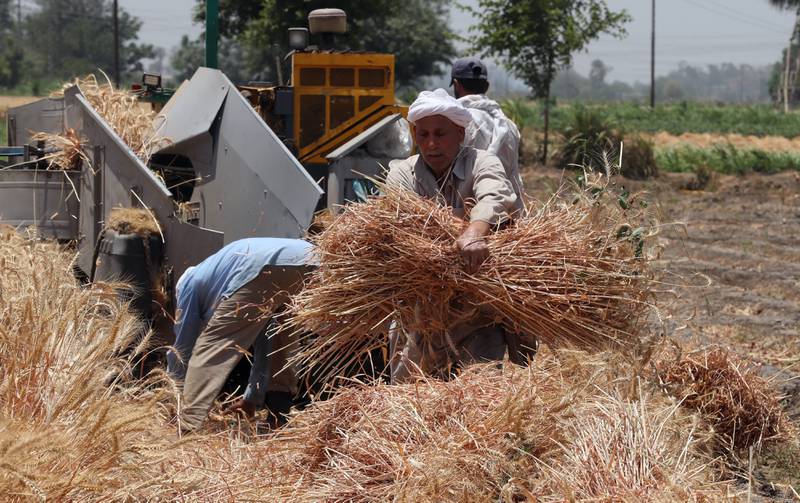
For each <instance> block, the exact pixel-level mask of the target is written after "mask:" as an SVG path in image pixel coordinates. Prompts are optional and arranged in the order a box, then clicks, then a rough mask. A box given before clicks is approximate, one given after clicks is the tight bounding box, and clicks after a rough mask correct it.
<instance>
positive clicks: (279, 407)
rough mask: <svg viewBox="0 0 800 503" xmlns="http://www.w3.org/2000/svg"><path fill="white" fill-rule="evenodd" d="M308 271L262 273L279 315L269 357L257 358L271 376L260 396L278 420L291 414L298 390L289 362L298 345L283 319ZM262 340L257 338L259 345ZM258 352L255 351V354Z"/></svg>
mask: <svg viewBox="0 0 800 503" xmlns="http://www.w3.org/2000/svg"><path fill="white" fill-rule="evenodd" d="M308 270H309V269H308V268H306V267H278V266H268V267H265V268H264V270H263V274H264V277H265V278H266V281H268V282H269V285H267V287H266V288H268V289H269V291H270V292H271V293H270V295H271V296H272V303H273V305H274V306H275V311H276V313H278V314H277V315H275V316H274V317H273V321H272V322H270V325H269V327H268V330H267V334H266V338H267V339H268V340H269V345H268V352H267V353H266V354H267V358H265V359H256V363H259V361H261V362H266V363H265V364H264V365H263V366H264V367H265V369H266V371H267V372H268V374H269V376H268V379H266V380H260V382H261V383H265V384H264V387H265V389H264V390H263V393H259V394H260V396H262V397H264V396H265V399H266V405H267V408H269V410H270V411H271V412H272V413H274V414H275V415H276V416H278V417H279V419H280V415H281V414H286V413H288V412H289V409H290V408H291V404H292V401H293V399H294V397H295V396H296V395H297V390H298V383H297V371H296V368H295V366H294V365H292V364H290V359H291V358H292V357H293V356H294V355H295V353H297V349H298V343H297V340H296V337H295V334H294V333H293V332H292V331H291V330H281V329H280V328H281V326H280V322H281V321H282V320H281V319H280V317H281V315H282V314H283V313H284V312H285V310H286V306H287V305H288V304H289V302H290V301H291V296H292V295H295V294H296V293H297V292H299V291H300V290H301V288H302V287H303V278H304V275H305V274H306V273H307V272H308ZM262 340H263V339H261V338H259V339H258V341H259V342H261V341H262ZM258 350H259V349H258V348H254V351H258ZM258 367H259V366H258V365H255V366H254V367H253V373H255V372H259V371H263V370H264V369H260V368H258ZM253 373H251V379H250V384H249V385H248V391H249V392H250V391H255V390H254V389H253V388H254V386H256V382H255V381H254V375H253ZM259 391H261V390H259ZM246 395H247V394H246ZM245 398H247V396H245ZM262 401H263V400H262ZM259 405H260V403H259Z"/></svg>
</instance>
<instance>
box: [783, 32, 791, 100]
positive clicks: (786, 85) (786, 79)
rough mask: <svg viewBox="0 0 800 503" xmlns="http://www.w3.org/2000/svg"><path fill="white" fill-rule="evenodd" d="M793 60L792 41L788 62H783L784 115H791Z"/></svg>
mask: <svg viewBox="0 0 800 503" xmlns="http://www.w3.org/2000/svg"><path fill="white" fill-rule="evenodd" d="M791 58H792V39H789V46H788V47H787V48H786V60H785V61H784V62H783V113H789V64H790V63H791Z"/></svg>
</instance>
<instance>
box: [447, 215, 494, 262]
mask: <svg viewBox="0 0 800 503" xmlns="http://www.w3.org/2000/svg"><path fill="white" fill-rule="evenodd" d="M491 228H492V227H491V226H490V225H489V223H488V222H484V221H482V220H474V221H472V222H470V224H469V226H468V227H467V229H466V230H465V231H464V232H463V233H461V236H459V237H458V239H456V249H457V250H458V251H459V253H460V254H461V258H462V260H463V261H464V265H465V268H466V271H467V272H468V273H470V274H474V273H475V272H477V271H478V268H479V267H480V265H481V264H482V263H483V261H484V260H486V258H487V257H488V256H489V247H488V246H486V242H485V241H484V239H483V238H484V236H486V235H487V234H489V231H490V230H491Z"/></svg>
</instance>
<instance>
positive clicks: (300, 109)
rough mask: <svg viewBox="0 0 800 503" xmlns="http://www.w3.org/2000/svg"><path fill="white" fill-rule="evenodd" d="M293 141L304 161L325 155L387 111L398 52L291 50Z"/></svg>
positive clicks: (401, 110) (389, 110)
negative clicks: (395, 56) (395, 57)
mask: <svg viewBox="0 0 800 503" xmlns="http://www.w3.org/2000/svg"><path fill="white" fill-rule="evenodd" d="M292 88H293V89H294V112H295V113H294V117H295V120H294V134H293V136H294V141H295V145H297V148H298V157H299V159H300V161H301V162H303V163H310V164H325V163H327V160H326V159H325V155H326V154H328V153H329V152H331V151H333V150H334V149H336V148H337V147H338V146H340V145H342V144H344V143H345V142H346V141H348V140H349V139H351V138H353V137H354V136H356V135H358V134H359V133H360V132H362V131H364V130H366V129H367V128H369V127H370V126H372V125H373V124H375V123H376V122H378V121H379V120H381V119H383V118H384V117H386V116H388V115H391V114H395V113H401V114H403V115H404V116H405V115H406V111H407V108H406V107H399V106H396V105H395V98H394V55H391V54H377V53H336V52H322V53H321V52H295V53H294V54H292Z"/></svg>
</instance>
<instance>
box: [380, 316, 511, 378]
mask: <svg viewBox="0 0 800 503" xmlns="http://www.w3.org/2000/svg"><path fill="white" fill-rule="evenodd" d="M488 323H489V322H488V321H487V320H485V319H484V320H481V319H476V320H471V321H468V322H462V323H459V324H457V325H454V326H452V327H450V330H448V332H447V333H446V334H439V335H436V336H429V337H422V336H421V335H420V334H419V333H416V332H410V333H406V332H404V331H402V330H401V329H399V328H398V327H396V326H395V327H393V328H392V329H391V330H390V332H389V351H390V353H391V359H390V360H389V366H390V370H391V374H392V383H400V382H403V381H407V380H408V379H409V377H411V376H412V375H415V374H416V375H419V374H420V373H422V374H424V375H433V376H436V377H444V376H446V375H447V374H449V373H450V371H451V370H452V369H453V367H454V366H458V365H466V364H469V363H474V362H481V361H494V360H502V359H503V356H504V355H505V352H506V342H505V331H504V330H503V328H502V327H500V326H498V325H491V324H488Z"/></svg>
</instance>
